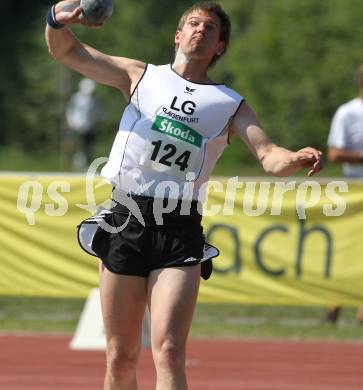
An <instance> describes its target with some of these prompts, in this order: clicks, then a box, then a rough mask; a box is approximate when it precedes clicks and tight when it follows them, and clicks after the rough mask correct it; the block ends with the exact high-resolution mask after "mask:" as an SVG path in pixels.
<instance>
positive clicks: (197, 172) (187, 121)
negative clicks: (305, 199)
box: [46, 0, 321, 390]
mask: <svg viewBox="0 0 363 390" xmlns="http://www.w3.org/2000/svg"><path fill="white" fill-rule="evenodd" d="M72 5H73V6H72ZM80 14H81V9H80V8H79V7H78V1H70V0H69V1H61V2H59V3H57V4H56V5H55V7H54V8H53V12H51V13H50V14H48V18H47V22H48V23H47V28H46V40H47V44H48V48H49V51H50V53H51V54H52V56H53V57H54V58H55V59H56V60H58V61H59V62H61V63H62V64H64V65H66V66H68V67H70V68H72V69H74V70H76V71H78V72H80V73H81V74H83V75H84V76H85V77H88V78H90V79H93V80H95V81H97V82H98V83H101V84H106V85H110V86H113V87H115V88H117V89H118V90H119V91H121V93H122V94H123V95H124V97H125V99H126V101H127V102H128V105H127V107H126V109H125V111H124V113H123V116H122V119H121V123H120V128H119V131H118V132H117V135H116V139H115V142H114V145H113V148H112V151H111V154H110V158H109V162H108V163H107V165H106V166H105V168H104V169H103V172H102V174H103V175H104V176H106V177H107V178H108V179H109V180H110V181H111V182H112V183H113V184H114V185H115V187H116V188H115V190H114V192H115V193H116V194H117V192H120V193H122V192H127V193H128V195H129V196H130V197H132V198H133V200H134V201H135V202H137V204H138V206H139V208H140V210H141V213H142V217H143V221H144V223H141V222H140V221H139V220H138V219H136V218H133V217H132V218H131V219H130V220H129V222H128V224H127V226H126V227H125V229H123V230H122V231H121V232H119V233H111V234H108V235H107V234H104V236H103V238H102V239H99V240H98V244H97V245H96V247H97V248H95V249H96V253H97V254H98V255H99V257H100V258H101V260H102V264H103V266H102V269H101V275H100V291H101V302H102V310H103V318H104V325H105V332H106V338H107V372H106V377H105V384H104V389H105V390H111V389H112V390H116V389H127V390H130V389H137V382H136V374H135V372H136V365H137V360H138V356H139V352H140V334H141V324H142V318H143V314H144V311H145V307H146V305H148V306H149V308H150V315H151V346H152V353H153V358H154V363H155V367H156V373H157V383H156V389H157V390H185V389H187V388H188V387H187V380H186V375H185V347H186V339H187V335H188V332H189V328H190V325H191V321H192V316H193V312H194V308H195V303H196V299H197V294H198V288H199V279H200V275H201V264H200V259H201V258H202V256H203V245H204V239H203V234H202V228H201V225H200V222H201V217H200V214H199V213H198V207H197V205H198V199H200V197H199V189H201V188H202V185H203V183H204V182H206V181H208V178H209V176H210V174H211V172H212V169H213V166H214V164H215V162H216V160H217V159H218V158H219V156H220V155H221V154H222V152H223V150H224V148H225V147H226V146H227V144H228V142H229V140H231V139H232V138H233V137H234V136H237V135H238V136H240V137H241V138H242V139H243V140H244V142H245V143H246V144H247V146H248V147H249V149H250V150H251V152H252V153H253V154H254V155H255V156H256V158H257V159H258V160H259V161H260V162H261V164H262V166H263V168H264V169H265V170H266V172H269V173H271V174H273V175H276V176H288V175H292V174H294V173H296V172H297V171H298V170H300V169H301V168H302V167H309V171H308V175H309V176H311V175H314V174H315V173H316V172H318V171H319V170H320V169H321V152H319V151H318V150H316V149H314V148H310V147H307V148H304V149H301V150H299V151H297V152H292V151H289V150H286V149H284V148H282V147H279V146H277V145H275V144H274V143H272V142H271V140H270V139H269V138H268V137H267V135H266V134H265V132H264V130H263V129H262V127H261V125H260V123H259V121H258V120H257V118H256V116H255V114H254V112H253V110H252V109H251V108H250V107H249V105H248V104H247V103H246V102H245V100H244V98H243V97H242V96H240V95H239V94H238V93H237V92H235V91H233V90H231V89H229V88H227V87H226V86H225V85H224V84H216V83H214V82H213V81H212V80H211V79H210V78H209V77H208V70H209V68H210V66H211V65H212V64H214V63H215V61H216V60H217V59H218V58H219V57H221V56H222V55H223V54H224V53H225V52H226V50H227V46H228V43H229V36H230V20H229V17H228V15H227V14H226V13H225V12H224V10H223V9H222V8H221V7H220V6H219V5H218V4H216V3H210V2H207V3H206V2H203V3H198V4H196V5H194V6H193V7H191V8H189V9H188V10H187V11H186V12H185V13H184V14H183V16H182V18H181V20H180V22H179V25H178V27H177V30H176V33H175V37H174V41H175V46H176V55H175V59H174V61H173V63H172V64H170V65H162V66H154V65H151V64H148V65H147V64H145V63H144V62H142V61H138V60H134V59H129V58H122V57H113V56H109V55H105V54H103V53H101V52H99V51H97V50H95V49H94V48H92V47H90V46H88V45H85V44H83V43H81V42H79V40H78V39H77V38H76V37H75V36H74V35H73V33H72V32H71V31H70V29H69V26H71V25H72V24H85V22H84V21H82V20H80V19H79V16H80ZM130 172H132V179H133V182H134V183H135V182H136V183H137V184H138V185H139V186H140V187H143V186H144V187H145V186H146V187H145V188H147V190H146V191H145V192H143V193H142V194H140V193H138V192H137V191H134V192H133V191H130V187H128V184H127V175H128V174H129V173H130ZM170 183H172V184H170ZM187 183H192V184H193V186H192V189H191V192H190V199H191V202H190V204H189V208H188V210H187V211H188V212H185V210H183V205H182V204H181V202H180V199H182V198H183V195H184V191H185V188H186V184H187ZM167 189H168V190H167ZM160 197H162V204H161V207H165V208H167V203H168V202H169V201H174V202H175V203H174V206H175V207H173V209H172V210H171V211H170V213H168V214H164V215H163V216H164V218H163V224H160V223H157V222H156V221H155V220H154V216H153V211H155V209H154V207H153V201H154V200H160ZM116 198H117V196H116ZM127 215H128V214H127V213H126V210H124V207H123V205H122V204H119V205H118V206H116V207H115V208H114V212H113V213H112V214H111V216H109V222H110V224H112V225H113V226H119V225H120V224H123V223H125V221H127Z"/></svg>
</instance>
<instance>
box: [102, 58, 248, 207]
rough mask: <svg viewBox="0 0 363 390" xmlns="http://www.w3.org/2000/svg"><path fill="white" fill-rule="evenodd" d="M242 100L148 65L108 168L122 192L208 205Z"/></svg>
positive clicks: (215, 86)
mask: <svg viewBox="0 0 363 390" xmlns="http://www.w3.org/2000/svg"><path fill="white" fill-rule="evenodd" d="M243 100H244V99H243V97H241V96H240V95H239V94H237V93H236V92H235V91H233V90H231V89H229V88H227V87H226V86H225V85H224V84H201V83H193V82H191V81H188V80H186V79H184V78H183V77H181V76H179V75H178V74H177V73H176V72H175V71H174V70H173V69H172V68H171V65H170V64H169V65H161V66H155V65H150V64H149V65H147V67H146V69H145V72H144V74H143V76H142V77H141V80H140V81H139V83H138V85H137V86H136V88H135V90H134V92H133V94H132V96H131V99H130V102H129V104H128V105H127V107H126V108H125V111H124V113H123V116H122V118H121V123H120V127H119V131H118V132H117V135H116V138H115V141H114V144H113V146H112V150H111V153H110V156H109V160H108V162H107V164H106V165H105V166H104V168H103V169H102V172H101V174H102V176H104V177H106V178H107V179H108V180H109V181H110V182H111V183H112V184H113V185H114V186H116V187H117V188H119V189H121V190H123V191H126V192H129V193H135V194H140V195H144V196H152V197H160V196H164V197H170V198H182V197H183V196H186V193H187V192H188V198H192V199H198V198H199V200H203V199H204V196H203V195H202V194H200V190H201V189H203V190H205V187H206V186H205V185H204V186H203V183H206V182H208V180H209V176H210V174H211V172H212V170H213V167H214V164H215V162H216V161H217V160H218V158H219V157H220V155H221V154H222V152H223V150H224V148H225V147H226V146H227V145H228V125H229V123H230V121H231V119H232V118H233V116H234V115H235V113H236V112H237V110H238V108H239V106H240V105H241V103H242V102H243Z"/></svg>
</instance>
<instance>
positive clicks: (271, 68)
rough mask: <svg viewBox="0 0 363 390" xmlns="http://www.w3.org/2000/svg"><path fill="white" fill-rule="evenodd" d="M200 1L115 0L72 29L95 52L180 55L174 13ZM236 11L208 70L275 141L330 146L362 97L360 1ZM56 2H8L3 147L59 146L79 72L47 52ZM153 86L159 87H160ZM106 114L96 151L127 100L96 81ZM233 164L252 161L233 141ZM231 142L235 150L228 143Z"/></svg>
mask: <svg viewBox="0 0 363 390" xmlns="http://www.w3.org/2000/svg"><path fill="white" fill-rule="evenodd" d="M193 3H194V1H190V0H178V1H176V2H172V3H171V2H170V0H138V1H132V0H121V1H120V0H114V14H113V16H112V17H111V19H110V20H109V21H108V22H107V23H106V25H105V26H103V27H102V28H100V29H90V28H86V27H83V26H77V27H75V28H74V31H75V32H76V34H77V36H78V37H79V38H80V39H81V40H82V41H84V42H86V43H88V44H90V45H91V46H94V47H96V48H97V49H99V50H101V51H103V52H105V53H109V54H112V55H117V56H125V57H131V58H137V59H140V60H143V61H145V62H150V63H155V64H159V63H168V62H170V61H172V59H173V55H174V44H173V37H174V32H175V28H176V25H177V22H178V19H179V17H180V15H181V13H182V12H183V11H184V9H185V8H187V7H188V6H190V5H192V4H193ZM220 3H221V4H222V5H223V6H224V8H225V9H226V10H227V12H228V13H229V14H230V16H231V18H232V25H233V31H232V40H231V45H230V48H229V52H228V53H227V55H226V56H225V57H224V58H223V59H221V60H220V62H219V63H217V66H216V67H215V69H213V71H212V76H213V78H214V79H215V80H216V81H219V82H225V83H227V85H229V86H230V87H232V88H234V89H236V90H237V91H238V92H239V93H241V94H242V95H244V96H245V97H246V99H247V100H248V101H249V103H250V104H251V106H252V107H253V108H254V109H255V111H256V112H257V114H258V116H259V118H260V119H261V122H262V124H263V126H264V127H265V129H266V131H267V132H268V134H269V135H270V136H271V138H272V139H273V140H274V141H275V142H276V143H279V144H282V145H284V146H287V147H289V148H292V149H298V148H299V147H301V146H302V145H307V144H309V145H312V146H315V147H318V148H321V149H323V150H324V149H325V144H326V138H327V135H328V131H329V126H330V121H331V117H332V115H333V113H334V112H335V110H336V108H337V106H338V105H340V104H341V103H343V102H344V101H347V100H349V99H351V98H353V97H354V96H355V94H356V85H355V70H356V68H357V65H358V64H359V63H361V62H363V55H362V47H361V46H362V43H361V42H362V41H361V37H362V36H363V24H362V22H361V15H362V14H363V2H360V1H358V0H345V1H342V0H326V1H318V0H299V1H296V0H221V1H220ZM50 6H51V3H50V2H48V1H45V0H33V1H32V2H29V1H25V0H19V1H17V2H16V3H12V2H7V3H6V4H4V8H5V13H4V15H7V16H6V21H5V22H3V23H2V24H1V25H0V31H1V33H2V43H1V45H2V48H3V50H2V53H3V55H2V61H1V62H0V69H1V72H0V77H1V83H0V114H1V115H0V145H1V146H0V150H1V149H2V148H11V147H16V148H18V149H23V150H24V151H26V152H27V153H34V154H39V153H43V152H44V151H47V152H49V153H57V152H58V151H59V145H60V137H61V130H62V127H63V126H64V120H63V114H64V104H65V102H66V101H67V99H68V98H69V96H70V95H71V94H72V93H73V92H74V91H75V90H76V89H77V84H78V82H79V80H80V78H81V76H79V75H77V74H76V73H73V72H70V71H67V70H66V69H65V68H64V67H63V66H61V65H59V64H58V63H57V62H56V61H54V60H53V59H52V58H51V57H50V55H49V54H48V52H47V49H46V45H45V42H44V37H43V35H44V34H43V32H44V25H45V22H44V20H45V14H46V12H47V10H48V9H49V7H50ZM155 93H157V91H155ZM97 97H98V100H99V101H100V102H102V107H103V109H102V117H101V119H100V121H99V123H98V125H97V134H96V141H95V144H94V151H93V153H94V155H95V157H96V156H100V155H106V154H107V153H108V150H109V147H110V145H111V143H112V140H113V137H114V134H115V131H116V130H117V127H118V122H119V118H120V115H121V112H122V109H123V107H124V105H125V102H124V101H123V97H122V95H121V94H120V93H119V92H118V91H117V90H115V89H112V88H109V87H104V86H99V87H97ZM234 148H235V153H231V154H230V156H231V157H230V158H231V159H235V163H236V164H237V163H238V162H241V161H244V162H249V161H250V159H251V155H250V153H249V152H248V151H247V149H246V148H240V146H239V144H238V145H237V146H235V147H234ZM232 149H233V147H232Z"/></svg>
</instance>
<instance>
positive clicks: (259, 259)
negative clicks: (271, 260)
mask: <svg viewBox="0 0 363 390" xmlns="http://www.w3.org/2000/svg"><path fill="white" fill-rule="evenodd" d="M274 231H279V232H283V233H287V232H288V229H287V227H286V226H284V225H274V226H270V227H268V228H267V229H265V230H263V231H262V232H261V233H260V234H259V236H258V237H257V238H256V241H255V245H254V251H255V260H256V264H257V266H258V267H259V268H260V269H261V270H262V271H263V272H265V273H266V274H268V275H271V276H283V275H284V274H285V270H284V269H283V268H281V269H271V268H269V267H267V265H266V264H265V262H264V259H263V257H262V253H261V244H262V243H263V241H264V240H265V238H266V237H267V236H268V235H269V234H270V233H272V232H274Z"/></svg>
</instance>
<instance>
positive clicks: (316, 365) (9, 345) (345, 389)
mask: <svg viewBox="0 0 363 390" xmlns="http://www.w3.org/2000/svg"><path fill="white" fill-rule="evenodd" d="M69 341H70V339H69V338H68V337H63V336H43V335H42V336H8V335H0V389H1V390H35V389H36V390H101V389H102V381H103V373H104V353H103V352H84V351H70V350H69V349H68V344H69ZM138 377H139V385H140V386H139V388H140V390H153V389H154V386H153V384H154V372H153V368H152V365H151V355H150V351H149V350H144V351H143V352H142V355H141V360H140V368H139V372H138ZM188 377H189V388H190V390H212V389H213V390H235V389H238V390H353V389H354V390H361V389H363V344H362V343H333V342H293V341H283V342H280V341H246V340H220V339H218V340H191V341H190V343H189V352H188Z"/></svg>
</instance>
